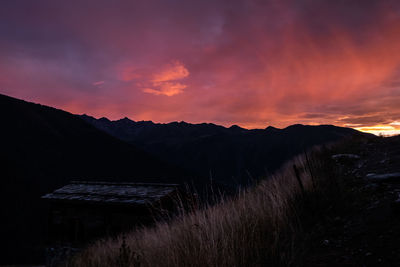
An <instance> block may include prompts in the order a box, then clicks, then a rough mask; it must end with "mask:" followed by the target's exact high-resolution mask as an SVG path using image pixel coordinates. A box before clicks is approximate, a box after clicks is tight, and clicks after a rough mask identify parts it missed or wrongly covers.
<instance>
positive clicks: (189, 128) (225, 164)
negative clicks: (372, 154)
mask: <svg viewBox="0 0 400 267" xmlns="http://www.w3.org/2000/svg"><path fill="white" fill-rule="evenodd" d="M81 118H83V119H84V120H85V121H87V122H89V123H90V124H92V125H93V126H95V127H96V128H97V129H99V130H102V131H104V132H106V133H108V134H110V135H112V136H114V137H116V138H118V139H120V140H122V141H125V142H127V143H129V144H132V145H134V146H137V147H139V148H141V149H142V150H144V151H146V152H148V153H149V154H152V155H155V156H157V157H159V158H160V159H162V160H164V161H166V162H168V163H170V164H174V165H176V166H182V167H183V166H184V167H185V168H186V169H188V170H190V171H191V172H193V173H195V174H196V175H198V176H199V177H201V180H202V181H205V180H211V179H212V180H214V181H217V182H220V183H223V184H224V185H226V186H238V185H247V184H249V183H251V181H254V180H257V179H260V178H262V177H264V176H266V175H267V174H268V173H271V172H274V171H276V170H277V169H278V168H279V167H280V166H281V165H282V163H283V162H285V161H287V160H288V159H290V158H292V157H293V156H295V155H297V154H300V153H302V152H304V150H305V149H308V148H310V147H312V146H315V145H320V144H326V143H329V142H334V141H337V140H339V139H341V138H344V137H346V136H351V135H353V134H361V133H359V132H357V131H356V130H353V129H350V128H342V127H336V126H332V125H319V126H307V125H300V124H297V125H292V126H289V127H287V128H284V129H277V128H274V127H271V126H269V127H267V128H265V129H254V130H248V129H244V128H241V127H239V126H237V125H233V126H231V127H229V128H226V127H223V126H219V125H215V124H212V123H201V124H190V123H186V122H183V121H182V122H171V123H166V124H161V123H153V122H151V121H138V122H135V121H133V120H130V119H128V118H124V119H120V120H116V121H110V120H109V119H107V118H100V119H95V118H93V117H90V116H87V115H82V116H81Z"/></svg>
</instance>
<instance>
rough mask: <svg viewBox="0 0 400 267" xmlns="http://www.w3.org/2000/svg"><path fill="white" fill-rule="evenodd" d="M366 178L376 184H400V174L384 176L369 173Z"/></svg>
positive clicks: (385, 174) (386, 174)
mask: <svg viewBox="0 0 400 267" xmlns="http://www.w3.org/2000/svg"><path fill="white" fill-rule="evenodd" d="M366 178H367V179H368V180H372V181H375V182H388V183H395V182H398V183H400V172H394V173H384V174H375V173H369V174H367V175H366Z"/></svg>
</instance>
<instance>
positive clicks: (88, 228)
mask: <svg viewBox="0 0 400 267" xmlns="http://www.w3.org/2000/svg"><path fill="white" fill-rule="evenodd" d="M179 191H180V190H179V187H178V185H176V184H150V183H106V182H81V181H79V182H71V183H70V184H68V185H65V186H64V187H61V188H59V189H57V190H55V191H54V192H52V193H50V194H47V195H44V196H42V199H44V200H46V201H47V202H48V204H49V226H48V230H49V241H50V242H51V243H57V244H60V245H62V244H68V245H71V246H74V247H77V246H80V245H82V244H85V243H87V242H88V241H91V240H93V239H95V238H97V237H101V236H110V235H113V234H117V233H121V232H123V231H127V230H130V229H132V228H134V227H136V226H138V225H147V224H150V223H151V222H153V221H154V216H159V215H160V212H161V211H170V210H172V209H174V206H175V205H174V204H175V203H176V202H175V201H176V200H177V197H178V195H179Z"/></svg>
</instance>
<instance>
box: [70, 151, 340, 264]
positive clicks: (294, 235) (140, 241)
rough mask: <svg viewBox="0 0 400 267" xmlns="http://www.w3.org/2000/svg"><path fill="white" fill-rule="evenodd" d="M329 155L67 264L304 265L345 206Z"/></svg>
mask: <svg viewBox="0 0 400 267" xmlns="http://www.w3.org/2000/svg"><path fill="white" fill-rule="evenodd" d="M331 153H332V152H331V151H329V150H326V149H325V150H319V151H314V152H313V154H312V155H310V161H309V163H308V162H307V160H306V158H305V157H304V156H303V157H297V158H296V159H294V160H293V161H292V162H289V163H288V164H287V165H286V167H284V168H282V170H281V171H280V172H278V173H276V174H275V175H274V176H272V177H269V179H266V180H264V181H262V182H260V183H259V184H258V185H257V186H256V187H254V188H252V189H249V190H247V191H244V192H242V193H241V194H239V195H238V196H237V197H236V198H234V199H230V200H225V201H222V202H221V203H220V204H218V205H215V206H211V207H208V208H205V209H199V210H196V211H194V212H192V213H189V214H186V215H185V216H181V217H179V218H177V219H175V220H173V221H171V222H164V223H158V224H157V225H156V226H155V227H153V228H145V229H142V230H138V231H136V232H132V233H129V234H127V236H126V240H125V239H124V238H122V237H120V238H118V239H113V240H112V239H109V240H102V241H99V242H97V243H95V244H94V245H92V246H91V247H89V248H88V249H86V250H85V251H83V252H82V253H81V254H80V255H78V256H77V257H75V258H74V259H72V261H71V262H70V263H69V264H70V265H72V266H266V265H269V266H298V265H302V263H303V255H304V254H305V253H307V250H306V249H305V248H306V247H308V244H309V243H310V242H313V238H314V236H313V234H310V233H313V232H314V231H315V229H314V227H315V225H316V224H317V222H320V221H326V218H327V217H332V216H334V214H335V213H337V212H338V211H340V210H343V209H344V207H345V203H346V197H347V194H346V193H345V192H346V190H345V188H344V187H343V183H342V181H341V180H340V174H339V173H337V168H336V167H335V162H334V161H333V160H332V159H331ZM293 164H296V166H297V168H298V170H299V172H300V176H301V180H302V183H303V185H304V188H305V192H302V191H301V189H300V185H299V183H298V180H297V179H296V176H295V175H294V169H293ZM310 170H311V171H310ZM312 178H314V179H312ZM312 180H314V184H315V186H314V185H313V181H312ZM124 240H125V241H124Z"/></svg>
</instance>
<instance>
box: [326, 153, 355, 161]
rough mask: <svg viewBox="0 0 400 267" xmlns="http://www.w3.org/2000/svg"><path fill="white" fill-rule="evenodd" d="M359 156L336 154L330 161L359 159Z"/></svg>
mask: <svg viewBox="0 0 400 267" xmlns="http://www.w3.org/2000/svg"><path fill="white" fill-rule="evenodd" d="M359 158H360V156H358V155H355V154H336V155H333V156H332V159H336V160H338V159H359Z"/></svg>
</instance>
